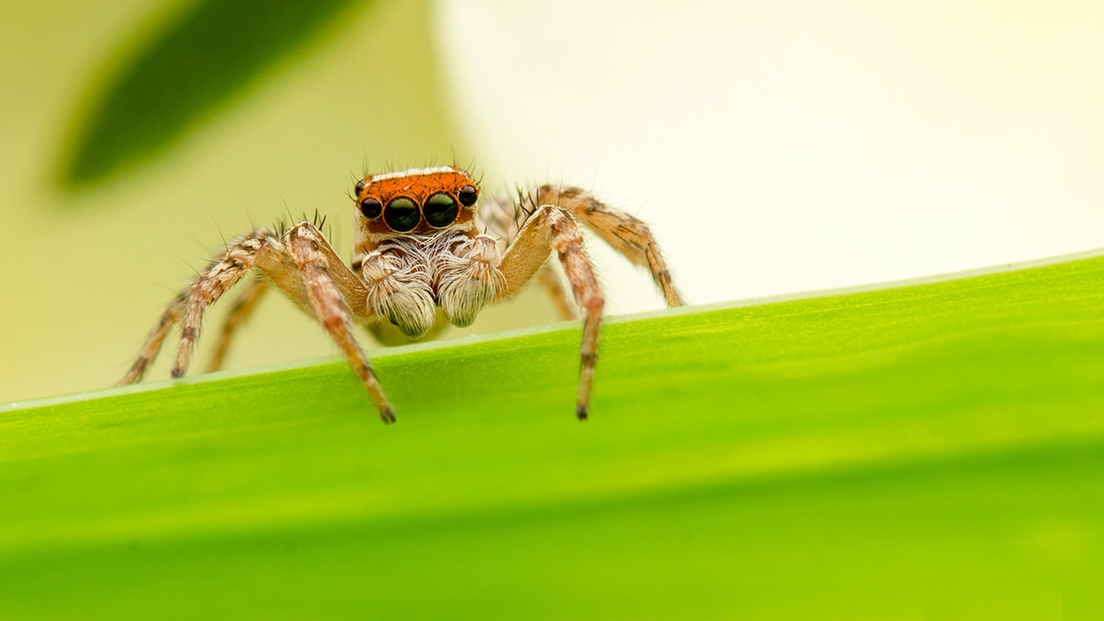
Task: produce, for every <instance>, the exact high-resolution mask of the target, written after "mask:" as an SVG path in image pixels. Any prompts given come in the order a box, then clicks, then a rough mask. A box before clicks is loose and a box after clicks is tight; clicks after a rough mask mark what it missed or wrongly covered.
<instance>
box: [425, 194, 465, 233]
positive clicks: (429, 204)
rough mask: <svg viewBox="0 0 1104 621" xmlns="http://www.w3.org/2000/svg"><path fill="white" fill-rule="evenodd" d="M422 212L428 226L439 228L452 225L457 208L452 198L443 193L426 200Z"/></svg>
mask: <svg viewBox="0 0 1104 621" xmlns="http://www.w3.org/2000/svg"><path fill="white" fill-rule="evenodd" d="M422 211H423V212H424V213H425V219H426V222H428V223H429V225H430V226H432V227H436V228H441V227H443V226H448V225H450V224H452V223H453V221H455V220H456V213H457V212H458V211H459V208H458V207H457V206H456V200H455V199H454V198H452V197H451V196H449V195H448V194H445V193H444V192H438V193H436V194H434V195H433V196H430V197H429V199H428V200H426V203H425V208H424V209H423V210H422Z"/></svg>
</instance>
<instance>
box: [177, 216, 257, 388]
mask: <svg viewBox="0 0 1104 621" xmlns="http://www.w3.org/2000/svg"><path fill="white" fill-rule="evenodd" d="M271 236H272V233H271V232H269V231H267V230H264V229H261V230H257V231H253V232H251V233H246V234H245V235H242V236H240V237H237V238H235V239H234V240H233V241H231V242H230V243H229V244H227V246H226V249H224V250H223V251H222V252H220V253H219V254H218V256H216V257H215V260H214V261H212V262H211V264H210V265H208V266H207V269H205V270H203V271H202V272H201V273H200V274H199V276H197V277H196V279H195V281H193V283H192V286H191V288H190V289H189V290H188V292H187V296H188V300H187V303H186V305H185V309H184V317H183V320H182V322H181V329H180V349H178V350H177V352H176V363H175V364H174V365H173V368H172V376H173V377H183V376H184V374H185V373H186V372H187V371H188V365H189V364H190V363H191V357H192V350H193V348H194V347H195V342H196V339H198V338H199V329H200V326H201V325H202V323H203V313H204V311H205V310H206V309H207V307H208V306H210V305H211V304H213V303H214V302H215V301H216V300H218V299H219V298H220V297H222V295H223V294H224V293H226V292H227V291H228V290H229V289H230V288H231V287H233V286H234V285H235V284H237V282H238V281H239V280H241V278H242V276H245V274H246V273H247V272H249V270H251V269H252V268H253V264H254V262H255V261H256V259H257V254H258V253H259V252H261V250H262V249H263V248H264V247H265V244H266V243H268V240H269V239H270V238H271Z"/></svg>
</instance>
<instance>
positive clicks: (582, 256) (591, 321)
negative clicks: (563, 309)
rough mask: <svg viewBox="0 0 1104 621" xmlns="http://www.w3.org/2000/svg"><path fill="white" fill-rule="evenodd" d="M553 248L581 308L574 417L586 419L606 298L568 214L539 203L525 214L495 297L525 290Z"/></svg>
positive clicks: (507, 252)
mask: <svg viewBox="0 0 1104 621" xmlns="http://www.w3.org/2000/svg"><path fill="white" fill-rule="evenodd" d="M552 250H555V251H556V255H557V256H558V257H559V259H560V264H561V265H563V268H564V273H565V274H566V275H567V279H568V281H569V282H570V283H571V290H572V292H573V293H574V294H575V301H576V303H578V304H579V306H581V307H582V309H583V342H582V346H581V348H580V353H579V390H578V393H577V394H576V398H575V416H577V417H578V418H579V420H586V418H587V414H588V412H589V410H590V392H591V386H592V384H593V382H594V366H595V364H596V363H597V362H598V335H599V332H600V329H601V325H602V309H603V307H604V306H605V298H604V297H603V296H602V289H601V287H599V286H598V279H597V277H595V275H594V268H593V266H592V265H591V263H590V259H589V258H588V257H587V255H586V252H585V251H584V250H583V237H582V235H581V234H580V232H579V224H578V222H576V220H575V218H574V217H572V215H571V214H570V213H568V212H567V211H566V210H564V209H562V208H560V207H556V206H554V205H541V206H540V207H538V208H537V209H536V210H535V211H534V212H533V213H532V215H530V216H529V218H528V219H527V220H526V221H525V224H524V225H522V227H521V230H520V231H519V232H518V235H517V237H516V238H515V239H514V241H513V243H512V244H510V247H509V248H507V249H506V253H505V255H504V256H503V257H502V262H501V263H500V264H499V269H500V270H501V272H502V275H503V277H504V278H505V280H506V288H505V289H504V290H503V292H502V294H501V295H500V297H506V296H509V295H513V294H514V293H516V292H518V291H519V290H520V289H521V288H522V287H523V286H525V284H526V283H527V282H528V281H529V280H530V279H531V278H532V277H533V276H534V275H535V274H536V273H537V271H538V270H540V269H541V266H543V265H544V262H545V261H546V260H547V259H548V255H549V253H550V252H551V251H552Z"/></svg>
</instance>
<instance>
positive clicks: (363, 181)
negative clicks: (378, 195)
mask: <svg viewBox="0 0 1104 621" xmlns="http://www.w3.org/2000/svg"><path fill="white" fill-rule="evenodd" d="M366 185H368V180H367V179H361V180H360V181H357V182H356V186H354V188H353V189H354V190H355V191H356V195H357V196H360V193H361V192H363V191H364V186H366Z"/></svg>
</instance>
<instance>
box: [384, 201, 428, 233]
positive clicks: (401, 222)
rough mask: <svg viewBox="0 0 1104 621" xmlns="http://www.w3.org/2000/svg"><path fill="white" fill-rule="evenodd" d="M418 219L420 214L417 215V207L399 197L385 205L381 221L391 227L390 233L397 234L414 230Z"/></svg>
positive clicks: (412, 202)
mask: <svg viewBox="0 0 1104 621" xmlns="http://www.w3.org/2000/svg"><path fill="white" fill-rule="evenodd" d="M420 219H421V214H419V213H418V206H417V205H415V204H414V201H412V200H410V199H409V198H407V197H405V196H400V197H398V198H396V199H395V200H393V201H391V202H390V203H387V209H385V210H384V212H383V221H384V222H386V223H387V226H389V227H391V230H392V231H397V232H399V233H405V232H407V231H412V230H414V227H416V226H418V220H420Z"/></svg>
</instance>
